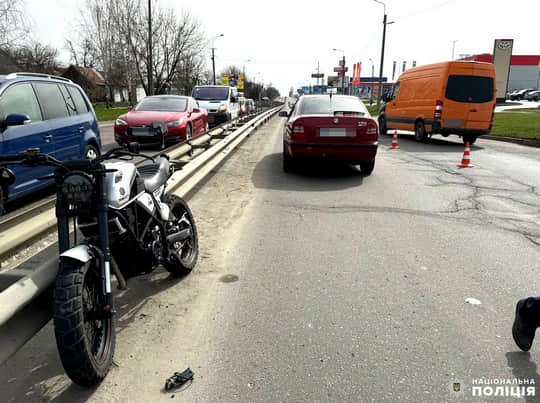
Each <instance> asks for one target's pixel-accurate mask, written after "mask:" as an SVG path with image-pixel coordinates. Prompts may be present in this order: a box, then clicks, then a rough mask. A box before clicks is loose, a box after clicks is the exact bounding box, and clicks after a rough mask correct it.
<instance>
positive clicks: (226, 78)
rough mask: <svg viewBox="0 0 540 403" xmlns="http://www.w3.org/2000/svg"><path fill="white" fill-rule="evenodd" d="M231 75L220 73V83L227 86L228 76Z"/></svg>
mask: <svg viewBox="0 0 540 403" xmlns="http://www.w3.org/2000/svg"><path fill="white" fill-rule="evenodd" d="M230 76H231V75H230V74H222V75H221V85H226V86H227V87H228V86H229V77H230Z"/></svg>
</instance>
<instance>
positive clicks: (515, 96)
mask: <svg viewBox="0 0 540 403" xmlns="http://www.w3.org/2000/svg"><path fill="white" fill-rule="evenodd" d="M529 91H534V88H523V89H521V90H515V91H513V92H511V93H510V95H509V97H510V100H512V101H521V100H522V99H525V96H526V94H527V92H529Z"/></svg>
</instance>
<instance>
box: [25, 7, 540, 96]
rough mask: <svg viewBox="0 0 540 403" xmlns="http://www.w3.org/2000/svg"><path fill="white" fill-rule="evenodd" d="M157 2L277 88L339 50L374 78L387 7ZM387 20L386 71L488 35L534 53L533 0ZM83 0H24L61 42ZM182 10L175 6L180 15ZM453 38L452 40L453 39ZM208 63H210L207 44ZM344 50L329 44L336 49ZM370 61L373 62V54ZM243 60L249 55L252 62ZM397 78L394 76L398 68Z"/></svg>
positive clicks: (426, 10)
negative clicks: (196, 24)
mask: <svg viewBox="0 0 540 403" xmlns="http://www.w3.org/2000/svg"><path fill="white" fill-rule="evenodd" d="M158 2H159V3H161V4H163V5H167V6H169V7H173V8H176V9H178V11H179V12H180V11H181V10H182V9H184V10H187V11H188V12H189V13H190V14H191V15H192V16H194V17H197V18H198V19H199V20H200V22H201V23H202V25H203V28H204V31H205V32H206V34H207V36H208V37H209V38H210V37H212V36H217V35H219V34H223V35H224V36H223V37H220V38H218V39H216V40H215V43H214V47H215V48H216V50H215V56H216V71H217V72H221V71H222V69H224V68H225V67H226V66H228V65H231V64H234V65H236V66H238V67H242V66H244V65H245V70H246V76H248V79H252V80H253V79H254V80H255V81H259V82H262V81H263V80H264V83H265V84H266V85H267V84H269V83H272V84H273V85H274V86H275V87H276V88H277V89H278V90H279V91H280V92H281V93H282V94H283V95H285V94H287V93H288V91H289V88H290V87H294V88H295V89H296V88H298V87H299V86H301V85H309V84H310V83H311V84H315V80H312V79H311V78H310V77H311V74H312V73H314V72H316V70H317V64H318V63H319V66H320V67H319V68H320V71H321V72H322V73H324V74H325V79H326V76H328V75H334V74H335V73H333V68H334V67H335V66H337V64H338V59H341V58H342V56H343V53H344V55H345V59H346V63H347V66H348V67H349V72H351V73H352V63H354V62H362V74H361V75H362V76H371V69H372V67H371V66H372V61H373V65H374V70H375V75H376V76H378V72H379V65H380V57H381V40H382V28H383V24H382V20H383V14H384V7H383V5H382V4H379V3H377V2H375V1H374V0H354V1H349V0H345V1H337V2H332V1H330V2H315V1H304V0H271V1H268V2H265V1H261V0H255V1H254V0H236V1H231V2H225V1H223V0H219V1H218V0H201V1H189V2H186V1H179V0H158ZM384 3H385V4H386V14H387V15H388V20H387V21H388V22H392V21H393V22H394V23H393V24H388V25H387V30H386V50H385V59H384V75H385V76H387V77H389V79H391V78H392V63H393V61H397V62H398V65H399V66H400V67H399V69H400V70H399V71H401V64H402V62H403V61H406V62H407V67H410V66H411V63H412V61H413V60H414V61H416V63H417V65H422V64H427V63H432V62H439V61H445V60H451V58H452V47H453V45H455V49H454V55H455V58H458V57H459V55H461V54H478V53H491V52H492V51H493V41H494V39H497V38H501V39H514V50H513V54H521V55H538V54H540V24H539V23H538V17H539V16H540V1H539V0H514V1H507V0H506V1H503V0H409V1H404V0H386V1H384ZM82 4H84V0H27V7H28V11H29V13H30V14H31V16H32V18H33V20H34V22H35V27H36V30H37V31H38V37H39V38H40V39H41V40H42V41H44V42H46V43H48V44H50V45H52V46H55V47H57V48H62V47H63V45H64V42H65V41H64V39H65V38H66V37H67V36H69V35H70V30H71V29H72V27H73V25H72V24H73V21H74V20H75V19H76V18H77V17H78V15H79V12H78V8H79V7H81V5H82ZM179 15H180V13H179ZM454 41H456V42H454ZM208 47H209V50H208V58H209V59H208V63H209V66H210V65H211V62H210V48H211V44H209V46H208ZM334 48H336V49H340V50H343V51H344V52H342V51H333V50H332V49H334ZM370 59H371V60H372V61H370ZM247 60H250V61H249V62H248V61H247ZM396 78H397V75H396Z"/></svg>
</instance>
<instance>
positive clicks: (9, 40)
mask: <svg viewBox="0 0 540 403" xmlns="http://www.w3.org/2000/svg"><path fill="white" fill-rule="evenodd" d="M30 31H31V28H30V22H29V21H28V19H27V18H26V13H25V10H24V0H0V48H2V49H11V48H13V47H15V46H17V45H20V44H21V43H23V42H24V40H25V38H26V37H27V36H28V34H29V33H30Z"/></svg>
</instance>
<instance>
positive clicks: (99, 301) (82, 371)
mask: <svg viewBox="0 0 540 403" xmlns="http://www.w3.org/2000/svg"><path fill="white" fill-rule="evenodd" d="M102 288H103V281H102V280H101V273H100V270H99V267H98V265H97V261H96V260H95V259H92V260H91V261H89V262H87V263H86V264H83V263H81V262H78V261H74V260H63V261H61V262H60V267H59V270H58V275H57V277H56V282H55V286H54V296H53V320H54V333H55V336H56V345H57V347H58V353H59V354H60V359H61V360H62V365H63V366H64V369H65V371H66V373H67V375H68V376H69V377H70V378H71V380H72V381H73V382H75V383H76V384H78V385H82V386H93V385H96V384H98V383H99V382H101V381H102V380H103V378H105V376H106V375H107V373H108V372H109V369H110V367H111V364H112V361H113V355H114V347H115V340H116V332H115V326H114V318H113V316H112V315H111V314H109V313H108V312H106V308H105V307H106V301H105V297H104V293H103V289H102Z"/></svg>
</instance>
